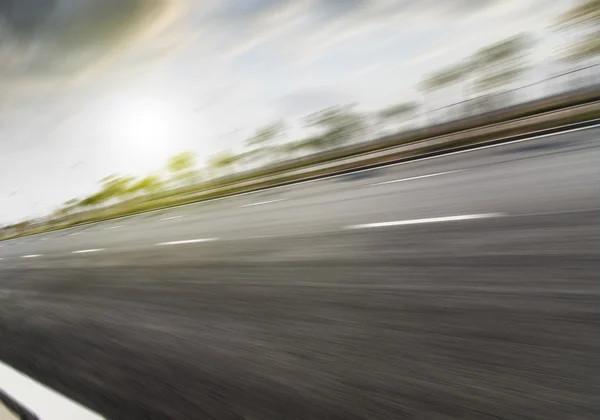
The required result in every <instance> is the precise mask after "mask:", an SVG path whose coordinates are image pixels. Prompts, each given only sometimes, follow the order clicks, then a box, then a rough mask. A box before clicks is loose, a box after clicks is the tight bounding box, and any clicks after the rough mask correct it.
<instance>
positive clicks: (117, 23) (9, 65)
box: [0, 0, 183, 98]
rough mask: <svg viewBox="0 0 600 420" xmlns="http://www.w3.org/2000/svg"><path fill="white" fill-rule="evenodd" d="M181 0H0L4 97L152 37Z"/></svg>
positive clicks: (93, 65) (86, 68)
mask: <svg viewBox="0 0 600 420" xmlns="http://www.w3.org/2000/svg"><path fill="white" fill-rule="evenodd" d="M182 5H183V1H181V0H0V89H2V91H3V95H4V96H5V98H6V97H7V96H10V94H16V93H19V92H22V91H27V90H39V89H40V88H41V87H42V86H48V85H55V84H57V83H63V82H66V81H69V80H72V79H73V78H76V77H81V76H83V75H85V74H88V73H89V72H92V71H93V70H95V69H97V68H99V67H100V66H101V65H102V64H104V63H106V62H107V61H110V59H111V58H114V57H115V56H117V55H119V54H121V53H123V52H124V51H127V50H128V49H129V48H131V47H132V46H134V45H138V44H139V43H141V42H147V41H148V40H150V39H152V38H153V37H156V36H157V35H158V34H159V33H160V32H161V31H162V30H164V29H165V28H166V27H167V26H168V25H169V23H171V22H172V21H173V20H174V19H175V17H176V16H177V15H178V12H180V11H181V10H182Z"/></svg>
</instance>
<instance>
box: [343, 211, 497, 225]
mask: <svg viewBox="0 0 600 420" xmlns="http://www.w3.org/2000/svg"><path fill="white" fill-rule="evenodd" d="M501 216H504V214H503V213H483V214H463V215H459V216H444V217H430V218H427V219H411V220H395V221H392V222H380V223H365V224H361V225H350V226H346V229H365V228H378V227H387V226H404V225H418V224H422V223H439V222H456V221H459V220H474V219H487V218H490V217H501Z"/></svg>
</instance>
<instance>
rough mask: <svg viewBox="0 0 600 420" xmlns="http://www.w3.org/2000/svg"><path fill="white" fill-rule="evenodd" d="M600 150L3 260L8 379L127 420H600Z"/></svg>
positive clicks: (7, 247) (469, 164)
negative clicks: (27, 381) (599, 369)
mask: <svg viewBox="0 0 600 420" xmlns="http://www.w3.org/2000/svg"><path fill="white" fill-rule="evenodd" d="M599 134H600V130H599V129H592V130H585V131H580V132H577V133H568V134H562V135H557V136H549V137H545V138H541V139H536V140H531V141H527V142H521V143H516V144H511V145H503V146H500V147H494V148H487V149H483V150H478V151H472V152H468V153H460V154H455V155H450V156H445V157H439V158H435V159H428V160H424V161H418V162H412V163H407V164H403V165H395V166H390V167H386V168H380V169H377V170H373V171H366V172H361V173H358V174H351V175H345V176H341V177H336V178H331V179H325V180H320V181H315V182H310V183H304V184H300V185H294V186H288V187H285V188H280V189H276V190H271V191H265V192H261V193H256V194H251V195H244V196H238V197H230V198H226V199H222V200H217V201H212V202H206V203H197V204H193V205H188V206H184V207H179V208H174V209H169V210H165V211H161V212H155V213H148V214H144V215H138V216H135V217H130V218H125V219H121V220H114V221H110V222H104V223H99V224H95V225H90V226H86V227H79V228H75V229H69V230H64V231H58V232H52V233H47V234H43V235H36V236H34V237H29V238H24V239H17V240H12V241H4V242H1V243H0V244H1V245H2V247H1V248H0V258H2V260H0V337H2V343H1V345H0V359H1V360H3V361H4V362H6V363H8V364H11V365H12V366H14V367H16V368H17V369H19V370H21V371H22V372H24V373H26V374H28V375H30V376H32V377H34V378H37V379H38V380H40V381H41V382H43V383H45V384H46V385H48V386H51V387H52V388H54V389H56V390H57V391H59V392H62V393H63V394H65V395H68V396H70V397H71V398H74V399H76V400H77V401H79V402H80V403H82V404H84V405H86V406H87V407H89V408H91V409H92V410H94V411H97V412H98V413H100V414H102V415H104V416H105V417H106V418H108V419H120V418H123V419H138V418H139V419H147V418H156V419H164V418H174V419H200V418H214V419H272V418H278V419H279V418H281V419H322V418H323V419H388V418H389V419H398V418H410V419H465V418H468V419H488V418H489V419H497V418H502V419H550V418H552V419H554V418H555V419H565V418H569V419H591V418H597V417H598V415H599V414H600V410H599V407H598V403H597V397H596V396H597V395H598V391H599V389H598V381H597V379H596V375H595V372H596V370H595V367H596V360H595V354H597V353H598V350H600V343H599V340H598V335H597V334H596V331H595V323H596V320H597V319H598V315H599V310H598V305H597V299H598V289H597V281H596V279H597V271H598V270H597V269H598V264H597V249H598V229H597V226H598V224H597V222H598V220H597V215H598V211H597V210H598V204H599V201H598V198H599V196H598V188H597V183H598V169H597V167H598V164H597V162H598V157H599V156H598V153H599V151H600V148H599V146H600V144H599V143H600V141H599V140H600V139H599ZM391 222H395V223H396V225H390V224H389V223H391ZM374 223H379V224H383V225H378V226H372V224H374ZM386 223H387V224H386ZM74 234H75V235H74ZM207 239H211V241H206V242H189V241H193V240H198V241H199V240H207ZM92 250H93V251H95V252H85V253H73V252H76V251H92ZM23 257H28V258H23ZM0 386H1V383H0Z"/></svg>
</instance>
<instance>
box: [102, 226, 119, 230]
mask: <svg viewBox="0 0 600 420" xmlns="http://www.w3.org/2000/svg"><path fill="white" fill-rule="evenodd" d="M122 227H123V225H117V226H109V227H107V228H104V230H110V229H119V228H122Z"/></svg>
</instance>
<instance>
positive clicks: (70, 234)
mask: <svg viewBox="0 0 600 420" xmlns="http://www.w3.org/2000/svg"><path fill="white" fill-rule="evenodd" d="M80 233H81V232H73V233H69V236H75V235H79V234H80Z"/></svg>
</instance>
